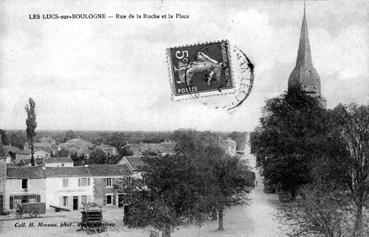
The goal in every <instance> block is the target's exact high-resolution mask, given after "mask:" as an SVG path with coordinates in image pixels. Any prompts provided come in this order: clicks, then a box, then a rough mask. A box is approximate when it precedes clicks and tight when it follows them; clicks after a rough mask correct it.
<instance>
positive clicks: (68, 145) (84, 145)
mask: <svg viewBox="0 0 369 237" xmlns="http://www.w3.org/2000/svg"><path fill="white" fill-rule="evenodd" d="M95 146H96V145H95V144H93V143H91V142H89V141H86V140H83V139H81V138H74V139H71V140H69V141H67V142H64V143H61V144H59V145H57V149H58V150H66V151H68V152H69V153H71V154H73V153H75V154H77V155H78V156H80V155H86V156H87V157H89V155H90V154H91V152H92V150H93V148H94V147H95Z"/></svg>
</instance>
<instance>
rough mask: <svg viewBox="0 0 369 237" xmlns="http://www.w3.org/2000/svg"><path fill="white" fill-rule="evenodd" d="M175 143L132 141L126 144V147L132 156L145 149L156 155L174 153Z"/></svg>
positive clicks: (140, 154)
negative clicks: (132, 142)
mask: <svg viewBox="0 0 369 237" xmlns="http://www.w3.org/2000/svg"><path fill="white" fill-rule="evenodd" d="M175 145H176V144H175V143H173V142H161V143H134V144H128V145H127V147H128V148H129V149H130V150H131V151H132V152H133V155H134V156H142V155H143V153H144V152H145V151H150V152H153V153H155V154H157V155H162V156H165V155H174V154H175V150H174V148H175Z"/></svg>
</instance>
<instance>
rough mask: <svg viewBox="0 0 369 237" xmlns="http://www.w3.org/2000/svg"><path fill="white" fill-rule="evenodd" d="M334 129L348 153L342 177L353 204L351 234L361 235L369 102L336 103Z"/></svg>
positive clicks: (368, 164) (368, 175)
mask: <svg viewBox="0 0 369 237" xmlns="http://www.w3.org/2000/svg"><path fill="white" fill-rule="evenodd" d="M333 112H334V113H335V119H336V121H337V128H338V131H339V134H340V136H341V138H342V141H343V143H344V145H345V148H346V150H347V152H348V153H349V160H348V162H349V166H348V169H345V170H342V172H341V174H342V176H345V177H348V178H347V179H345V180H346V184H347V185H348V187H349V190H350V192H351V197H352V200H353V201H354V203H355V206H356V221H355V234H354V236H364V235H363V233H362V232H363V209H364V207H365V204H367V203H368V198H369V196H368V192H369V105H357V104H350V105H348V106H343V105H338V106H337V107H336V108H335V109H334V111H333Z"/></svg>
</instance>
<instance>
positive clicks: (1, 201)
mask: <svg viewBox="0 0 369 237" xmlns="http://www.w3.org/2000/svg"><path fill="white" fill-rule="evenodd" d="M3 213H4V196H3V195H0V214H3Z"/></svg>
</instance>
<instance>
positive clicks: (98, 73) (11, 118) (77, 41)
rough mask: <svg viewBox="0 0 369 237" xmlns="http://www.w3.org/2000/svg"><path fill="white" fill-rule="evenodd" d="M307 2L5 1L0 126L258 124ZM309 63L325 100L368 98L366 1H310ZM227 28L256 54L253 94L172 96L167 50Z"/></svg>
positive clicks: (288, 66)
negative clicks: (96, 16) (215, 105)
mask: <svg viewBox="0 0 369 237" xmlns="http://www.w3.org/2000/svg"><path fill="white" fill-rule="evenodd" d="M46 13H57V14H73V13H105V14H108V15H115V14H116V13H120V14H126V15H128V14H130V13H133V14H136V13H139V14H143V13H148V14H152V13H155V14H160V15H162V14H168V13H170V14H176V13H182V14H184V15H189V17H190V19H179V20H165V19H163V20H161V19H159V20H158V19H156V20H121V19H106V20H30V19H29V14H46ZM302 16H303V2H302V1H278V2H274V1H224V2H223V1H210V0H209V1H186V2H185V1H165V0H164V1H163V3H161V1H140V2H139V3H137V1H118V0H116V1H23V2H21V1H1V3H0V24H1V25H0V40H1V41H0V43H1V44H0V47H1V48H0V128H4V129H24V128H25V119H26V113H25V110H24V106H25V104H26V103H27V101H28V98H29V97H32V98H33V99H34V100H35V101H36V109H37V122H38V129H74V130H172V129H178V128H195V129H199V130H230V131H232V130H252V129H254V127H255V126H256V125H257V124H258V119H259V117H260V111H261V108H262V107H263V105H264V103H265V100H266V99H268V98H272V97H274V96H278V95H280V94H282V93H283V92H284V91H286V89H287V82H288V77H289V75H290V73H291V71H292V70H293V68H294V66H295V62H296V55H297V47H298V41H299V33H300V27H301V21H302ZM307 20H308V27H309V34H310V44H311V48H312V57H313V64H314V65H315V68H316V69H317V71H318V73H319V75H320V78H321V84H322V94H323V96H324V97H325V98H326V99H327V102H328V107H329V108H332V107H334V106H335V105H337V104H338V103H350V102H353V101H356V102H357V103H369V77H368V76H369V75H368V74H369V62H368V59H369V50H368V45H369V44H368V42H369V40H368V36H369V32H368V31H369V25H368V22H369V4H368V3H365V1H341V2H340V1H308V2H307ZM219 39H229V40H230V42H231V43H232V44H235V45H237V46H238V47H239V48H241V49H242V50H243V51H244V52H245V53H246V54H247V55H248V57H249V58H250V59H251V61H252V62H253V63H254V64H255V84H254V88H253V91H252V93H251V95H250V97H249V98H248V99H247V101H246V102H245V103H243V104H242V107H241V108H239V109H238V110H237V111H236V112H234V113H232V114H229V113H227V112H223V111H216V110H214V109H212V108H209V107H206V106H204V105H202V104H201V103H198V101H196V100H193V101H187V102H172V101H171V100H170V86H169V77H168V69H167V62H166V58H165V49H166V48H168V47H171V46H177V45H184V44H191V43H197V42H205V41H212V40H219Z"/></svg>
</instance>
